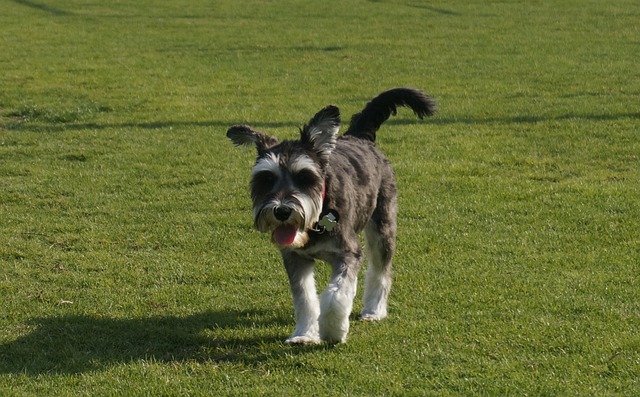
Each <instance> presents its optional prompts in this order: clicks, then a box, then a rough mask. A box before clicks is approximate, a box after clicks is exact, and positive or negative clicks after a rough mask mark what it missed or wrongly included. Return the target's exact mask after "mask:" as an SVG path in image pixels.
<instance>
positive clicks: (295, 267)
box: [282, 252, 320, 344]
mask: <svg viewBox="0 0 640 397" xmlns="http://www.w3.org/2000/svg"><path fill="white" fill-rule="evenodd" d="M282 258H283V260H284V266H285V268H286V269H287V275H288V276H289V284H290V286H291V294H292V295H293V308H294V311H295V316H296V329H295V331H294V332H293V334H292V335H291V337H290V338H289V339H287V340H286V341H285V342H286V343H287V344H313V343H319V342H320V336H319V334H318V316H319V315H320V302H319V301H318V294H317V293H316V284H315V280H314V277H313V269H314V265H315V263H314V260H313V259H311V258H308V257H304V256H301V255H297V254H294V253H284V252H283V253H282Z"/></svg>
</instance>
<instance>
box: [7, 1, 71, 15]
mask: <svg viewBox="0 0 640 397" xmlns="http://www.w3.org/2000/svg"><path fill="white" fill-rule="evenodd" d="M13 2H14V3H18V4H20V5H23V6H25V7H29V8H33V9H35V10H40V11H44V12H46V13H49V14H51V15H56V16H68V15H73V14H72V13H70V12H68V11H65V10H62V9H60V8H56V7H52V6H50V5H47V4H42V3H38V2H35V1H28V0H13Z"/></svg>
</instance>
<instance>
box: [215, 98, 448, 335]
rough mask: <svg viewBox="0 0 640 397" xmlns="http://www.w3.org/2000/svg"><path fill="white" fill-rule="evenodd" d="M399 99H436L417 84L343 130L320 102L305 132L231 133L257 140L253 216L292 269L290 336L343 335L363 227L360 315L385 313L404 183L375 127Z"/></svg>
mask: <svg viewBox="0 0 640 397" xmlns="http://www.w3.org/2000/svg"><path fill="white" fill-rule="evenodd" d="M398 106H407V107H409V108H411V109H412V110H413V111H414V113H415V114H416V115H417V116H418V117H419V118H423V117H424V116H431V115H433V114H434V113H435V110H436V106H435V102H434V101H433V100H432V99H431V98H430V97H429V96H427V95H425V94H424V93H423V92H421V91H419V90H416V89H411V88H396V89H392V90H389V91H385V92H383V93H381V94H380V95H378V96H377V97H375V98H374V99H373V100H371V101H370V102H369V103H368V104H367V105H366V106H365V108H364V109H363V110H362V112H360V113H358V114H355V115H353V117H352V118H351V123H350V126H349V129H348V130H347V131H346V132H345V133H344V134H343V135H342V136H340V137H338V136H337V134H338V130H339V129H340V112H339V110H338V108H337V107H335V106H327V107H325V108H324V109H322V110H320V111H319V112H318V113H317V114H316V115H315V116H313V118H312V119H311V120H310V121H309V124H307V125H305V126H304V127H303V128H302V129H301V131H300V139H299V140H285V141H283V142H278V140H277V139H276V138H274V137H272V136H270V135H267V134H265V133H263V132H260V131H256V130H254V129H252V128H251V127H249V126H246V125H236V126H233V127H231V128H230V129H229V130H228V131H227V137H229V138H230V139H231V141H232V142H233V143H234V144H236V145H255V147H256V148H257V150H258V157H257V159H256V163H255V165H254V166H253V170H252V171H251V184H250V189H251V198H252V200H253V218H254V225H255V228H256V229H257V230H259V231H260V232H264V233H271V240H272V242H273V243H274V244H275V245H276V246H277V247H278V248H279V249H280V253H281V254H282V258H283V260H284V266H285V268H286V270H287V274H288V276H289V283H290V285H291V292H292V294H293V304H294V310H295V318H296V328H295V331H294V332H293V334H292V335H291V337H290V338H289V339H287V340H286V342H287V343H288V344H310V343H319V342H321V341H326V342H328V343H340V342H345V341H346V338H347V332H348V331H349V315H350V313H351V309H352V306H353V300H354V297H355V295H356V284H357V277H358V271H359V269H360V266H361V264H362V260H363V253H362V247H361V244H360V238H359V233H360V232H362V231H363V230H364V235H365V248H366V252H367V257H368V259H369V266H368V267H367V271H366V274H365V282H364V296H363V303H364V306H363V309H362V312H361V314H360V318H361V319H363V320H372V321H373V320H381V319H383V318H385V317H386V316H387V298H388V295H389V290H390V288H391V258H392V255H393V252H394V250H395V238H396V215H397V211H398V207H397V189H396V182H395V178H394V173H393V170H392V169H391V166H390V164H389V161H388V160H387V159H386V158H385V156H384V155H383V154H382V152H381V151H380V150H379V149H377V148H376V146H375V143H374V142H375V139H376V131H377V130H378V128H379V127H380V125H381V124H382V123H384V122H385V121H386V120H387V119H388V118H389V116H391V114H395V113H396V108H397V107H398ZM315 259H321V260H323V261H325V262H327V263H329V264H330V265H331V267H332V274H331V279H330V281H329V285H328V286H327V288H326V289H325V290H324V292H323V293H322V295H321V296H320V297H318V295H317V293H316V286H315V280H314V274H313V272H314V264H315Z"/></svg>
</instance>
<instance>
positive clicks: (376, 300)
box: [360, 227, 391, 321]
mask: <svg viewBox="0 0 640 397" xmlns="http://www.w3.org/2000/svg"><path fill="white" fill-rule="evenodd" d="M365 240H366V246H365V248H366V251H367V258H368V260H369V266H367V271H366V273H365V278H364V296H363V297H362V302H363V304H364V306H363V308H362V312H361V313H360V318H361V319H362V320H368V321H377V320H382V319H384V318H385V317H387V300H388V297H389V291H390V290H391V273H390V269H391V263H388V264H387V263H384V258H383V257H382V254H381V252H380V247H381V245H382V244H383V242H382V241H381V236H380V235H379V234H378V233H377V232H376V231H375V229H373V228H371V227H367V228H366V229H365Z"/></svg>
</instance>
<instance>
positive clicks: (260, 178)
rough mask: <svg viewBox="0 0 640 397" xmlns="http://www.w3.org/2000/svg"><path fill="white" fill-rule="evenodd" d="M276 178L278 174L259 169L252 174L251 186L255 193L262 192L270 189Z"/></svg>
mask: <svg viewBox="0 0 640 397" xmlns="http://www.w3.org/2000/svg"><path fill="white" fill-rule="evenodd" d="M277 180H278V176H277V175H276V174H274V173H273V172H270V171H261V172H258V173H257V174H255V175H254V177H253V180H252V181H251V188H252V190H253V191H254V192H255V193H259V194H263V193H266V192H268V191H269V190H271V189H272V188H273V185H275V184H276V182H277Z"/></svg>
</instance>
